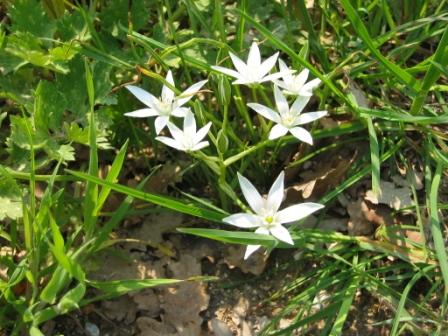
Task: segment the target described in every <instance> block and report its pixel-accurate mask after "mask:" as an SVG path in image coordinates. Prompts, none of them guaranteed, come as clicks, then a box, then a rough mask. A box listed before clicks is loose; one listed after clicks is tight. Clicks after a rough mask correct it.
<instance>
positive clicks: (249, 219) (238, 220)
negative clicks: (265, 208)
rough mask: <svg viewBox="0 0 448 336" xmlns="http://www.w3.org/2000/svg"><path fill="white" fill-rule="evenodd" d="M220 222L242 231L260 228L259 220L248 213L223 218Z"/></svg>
mask: <svg viewBox="0 0 448 336" xmlns="http://www.w3.org/2000/svg"><path fill="white" fill-rule="evenodd" d="M222 221H223V222H225V223H227V224H230V225H234V226H237V227H239V228H243V229H247V228H254V227H258V226H260V218H259V217H258V216H256V215H253V214H248V213H237V214H234V215H230V216H228V217H226V218H224V219H223V220H222Z"/></svg>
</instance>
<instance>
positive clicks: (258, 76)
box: [212, 42, 290, 84]
mask: <svg viewBox="0 0 448 336" xmlns="http://www.w3.org/2000/svg"><path fill="white" fill-rule="evenodd" d="M278 54H279V53H278V52H277V53H275V54H274V55H272V56H271V57H269V58H268V59H266V60H265V61H263V62H261V56H260V50H259V49H258V45H257V43H256V42H253V43H252V45H251V47H250V50H249V56H248V57H247V63H244V62H243V61H242V60H241V59H240V58H239V57H238V56H236V55H234V54H233V53H231V52H229V55H230V58H231V59H232V62H233V65H234V66H235V68H236V70H237V71H235V70H232V69H227V68H224V67H221V66H217V65H215V66H212V69H214V70H216V71H219V72H222V73H224V74H226V75H229V76H232V77H234V78H236V81H234V82H233V84H256V83H263V82H267V81H270V80H274V79H277V78H280V77H281V76H282V75H283V74H282V73H280V72H278V73H274V74H271V75H268V73H269V71H271V69H272V68H273V67H274V65H275V62H276V61H277V58H278ZM287 71H288V72H290V70H289V69H287Z"/></svg>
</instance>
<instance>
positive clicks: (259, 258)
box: [224, 245, 267, 275]
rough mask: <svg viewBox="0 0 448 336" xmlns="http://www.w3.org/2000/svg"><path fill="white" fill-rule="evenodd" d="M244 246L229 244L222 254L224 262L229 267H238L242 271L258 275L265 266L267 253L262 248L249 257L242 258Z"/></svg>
mask: <svg viewBox="0 0 448 336" xmlns="http://www.w3.org/2000/svg"><path fill="white" fill-rule="evenodd" d="M245 251H246V246H243V245H230V246H229V247H228V248H227V249H226V251H225V255H224V262H225V263H226V264H227V266H228V267H229V268H230V269H233V268H235V267H238V268H239V269H240V270H241V271H242V272H243V273H252V274H254V275H260V274H261V273H263V271H264V269H265V267H266V260H267V255H266V253H265V251H264V250H263V249H259V250H257V251H256V252H255V253H254V254H252V255H251V257H250V258H249V259H247V260H244V252H245Z"/></svg>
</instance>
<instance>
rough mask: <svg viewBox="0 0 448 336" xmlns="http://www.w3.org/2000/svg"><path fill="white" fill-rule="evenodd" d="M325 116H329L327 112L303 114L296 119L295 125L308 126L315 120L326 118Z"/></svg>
mask: <svg viewBox="0 0 448 336" xmlns="http://www.w3.org/2000/svg"><path fill="white" fill-rule="evenodd" d="M325 115H327V111H317V112H308V113H303V114H301V115H299V116H298V117H297V118H296V120H295V122H294V124H295V125H303V124H308V123H310V122H312V121H314V120H317V119H319V118H322V117H324V116H325Z"/></svg>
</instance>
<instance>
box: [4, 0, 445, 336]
mask: <svg viewBox="0 0 448 336" xmlns="http://www.w3.org/2000/svg"><path fill="white" fill-rule="evenodd" d="M308 5H309V2H308V1H304V0H298V1H286V0H280V1H268V0H266V1H261V2H259V1H252V0H241V1H218V0H216V1H211V0H210V1H190V0H186V1H181V2H177V1H170V0H157V1H149V0H148V1H147V0H136V1H132V2H129V1H124V0H123V1H121V0H120V1H108V0H98V1H93V2H89V4H86V3H85V2H66V1H62V0H54V1H44V2H42V3H41V2H38V1H36V0H20V1H7V2H6V3H5V4H2V5H1V6H0V7H1V8H2V9H4V11H2V12H4V13H5V14H4V16H3V18H2V20H1V22H2V23H1V25H0V72H1V75H2V76H1V78H0V127H1V129H2V131H3V132H1V134H0V142H1V143H2V146H1V148H0V160H1V161H0V186H1V187H0V203H1V204H0V252H1V254H0V333H1V332H2V331H3V332H4V333H5V334H8V335H20V334H26V333H29V334H31V335H33V336H34V335H43V332H42V331H41V327H42V325H43V323H44V322H46V321H48V320H51V319H55V318H57V316H60V315H63V314H67V313H70V312H71V311H73V310H76V309H79V307H82V306H84V305H87V304H90V303H92V302H97V301H101V300H106V299H110V298H113V297H117V296H120V295H123V294H125V293H127V292H129V291H135V290H141V289H143V288H148V287H154V286H159V285H169V284H176V283H178V282H181V281H186V280H191V281H209V280H216V279H214V278H210V277H198V278H194V279H134V280H123V281H104V282H99V281H94V280H92V279H91V278H90V274H89V271H90V270H89V266H88V262H87V261H88V260H89V259H90V258H94V257H95V256H96V255H97V254H98V252H99V251H100V250H106V251H107V248H108V246H109V245H111V244H113V240H112V239H111V237H110V235H111V233H113V232H114V231H115V230H117V229H119V228H120V225H121V224H122V222H123V221H124V220H125V218H127V217H128V216H130V215H131V214H133V213H135V211H136V210H135V209H133V206H134V201H135V200H140V201H144V202H147V203H150V204H152V205H153V206H155V207H157V208H160V207H161V208H166V209H168V210H169V211H175V212H180V213H183V214H186V215H188V216H191V218H199V219H200V221H197V222H196V221H192V223H193V224H196V223H198V225H201V226H202V227H192V228H179V229H178V231H179V232H181V233H183V234H185V235H195V236H199V237H202V238H206V239H213V240H217V241H220V242H224V243H232V244H243V245H247V244H252V245H253V244H259V245H263V246H264V247H266V248H267V249H268V250H269V251H274V250H275V249H287V248H291V246H289V245H287V244H284V243H281V242H279V241H278V240H276V239H275V238H273V237H272V236H266V235H257V234H254V233H251V232H247V231H240V230H232V228H231V227H230V226H228V225H225V224H223V223H222V219H223V218H224V217H225V216H226V215H228V214H229V213H235V212H238V211H239V210H237V209H239V208H241V209H242V210H246V209H247V206H246V205H245V204H244V202H243V198H242V197H240V195H241V193H240V189H239V187H238V181H237V179H236V173H237V172H239V173H241V174H243V175H245V176H247V177H248V178H249V179H250V180H251V181H253V182H254V184H255V185H256V186H257V187H260V188H261V190H263V191H266V190H264V189H263V188H265V187H267V186H270V185H271V183H272V180H273V179H274V178H275V176H277V175H278V172H279V171H281V170H283V169H285V167H288V169H290V170H291V171H295V181H297V180H298V176H299V173H303V172H305V171H306V170H307V169H310V168H305V167H311V169H313V168H315V169H316V170H318V169H319V167H320V165H321V163H322V161H325V160H326V159H327V158H329V157H330V156H332V155H334V156H336V155H338V154H340V153H343V152H344V150H350V151H353V152H355V153H356V155H355V156H354V161H353V162H352V163H351V164H350V167H347V170H346V172H345V173H344V174H343V176H342V178H341V179H340V180H338V181H336V182H335V184H334V185H330V187H329V188H327V189H326V190H324V192H322V193H321V194H319V195H317V194H316V195H313V197H314V199H315V201H318V202H319V203H322V204H324V205H325V210H324V211H323V212H322V213H321V214H319V216H318V221H317V227H316V228H313V229H309V228H308V229H301V226H300V224H299V225H296V226H294V227H293V228H292V229H291V234H292V237H293V239H294V248H295V249H297V250H300V251H302V257H301V259H300V260H297V261H296V260H290V261H288V262H287V263H285V264H284V265H283V266H285V267H287V266H288V267H292V268H294V267H299V266H300V265H304V264H305V263H306V262H309V263H313V264H314V265H316V267H313V268H312V269H306V272H305V273H304V274H301V275H297V276H296V277H295V278H293V279H291V280H289V282H288V283H286V284H285V285H284V286H283V288H280V289H278V290H277V291H276V292H275V293H273V294H272V296H271V297H269V298H266V300H265V302H262V303H261V304H265V305H268V304H269V303H270V302H271V301H279V300H281V302H283V306H282V309H281V310H280V311H279V312H278V313H277V314H276V315H275V316H273V318H272V319H271V320H270V321H269V323H267V325H266V326H264V328H263V330H261V331H260V335H290V334H291V332H292V331H294V330H295V331H297V330H299V332H301V333H308V334H322V335H332V336H333V335H349V334H350V332H351V331H350V330H349V329H348V326H349V325H350V324H351V323H354V322H353V321H355V320H356V319H358V320H359V319H360V317H359V316H356V313H355V312H354V310H356V307H357V305H359V304H360V302H362V303H361V304H362V305H363V307H364V306H367V309H368V307H369V304H370V305H371V306H372V307H373V306H375V305H377V304H378V305H381V306H382V308H384V310H385V311H387V312H388V315H387V317H385V318H382V317H381V318H382V320H380V321H378V320H376V321H375V323H376V324H374V325H372V324H371V323H370V322H368V321H367V320H365V321H362V317H361V325H362V327H363V328H364V329H362V330H359V332H362V333H364V334H369V333H371V334H374V333H373V331H372V330H374V329H375V328H379V327H382V328H385V329H386V330H387V332H388V334H390V335H394V336H395V335H405V334H415V335H445V334H446V333H447V330H448V325H447V322H446V313H447V306H448V259H447V253H446V246H445V245H446V228H445V225H444V221H443V219H444V217H445V216H446V208H447V204H446V202H447V198H446V195H447V187H446V185H447V170H446V167H447V166H448V145H447V141H448V136H447V129H448V128H447V123H448V108H447V106H446V91H447V88H448V83H447V80H448V77H447V74H448V73H447V70H446V67H447V65H448V28H447V24H446V22H447V20H448V4H447V2H446V1H431V0H425V1H419V2H414V1H408V0H400V1H387V0H381V1H375V0H372V1H357V0H340V1H336V2H333V1H315V2H314V5H313V7H312V8H308V7H307V6H308ZM252 40H256V41H258V42H259V46H260V50H261V51H262V58H263V59H265V58H266V57H268V56H270V55H272V54H273V53H274V52H277V51H279V52H280V53H281V58H282V59H283V60H285V61H286V62H287V64H289V65H291V66H292V67H293V68H294V69H296V70H302V69H303V68H308V69H309V70H310V74H311V76H312V77H314V78H319V79H321V81H322V84H321V85H320V86H319V88H318V89H316V90H315V92H314V98H313V101H312V102H311V103H310V105H309V107H308V108H307V109H313V108H314V110H327V111H328V112H329V117H328V119H331V121H332V123H331V126H328V125H324V124H321V123H319V122H316V123H314V124H313V125H310V127H308V129H309V130H310V132H311V134H312V136H313V139H314V142H315V145H314V146H309V145H306V144H304V143H301V142H299V141H298V140H297V139H296V138H294V137H293V136H291V135H288V136H285V137H283V138H282V139H281V140H280V141H272V140H268V139H267V134H268V132H267V131H268V130H269V128H270V127H271V126H272V123H271V122H270V121H265V120H264V119H263V118H261V117H259V116H258V115H257V116H255V113H254V111H252V110H251V109H249V108H247V105H246V104H247V103H250V102H254V101H258V102H259V103H261V104H265V105H267V106H271V107H273V101H274V100H273V93H272V85H270V84H263V85H257V86H254V87H252V88H250V89H249V88H247V87H245V86H238V85H232V84H231V83H232V81H233V79H232V78H228V77H226V76H224V75H222V74H221V73H219V72H217V71H216V70H213V69H212V66H213V65H221V66H224V67H228V68H232V63H231V60H230V58H229V52H232V53H234V54H236V55H238V56H239V57H241V58H242V59H244V60H245V59H246V57H247V53H248V50H249V47H250V44H251V42H252ZM169 69H171V70H172V71H173V73H174V78H175V82H176V87H177V89H175V88H174V87H172V86H171V84H170V83H168V82H167V81H166V79H165V75H166V72H167V70H169ZM202 79H208V83H207V85H206V87H204V88H203V89H202V90H201V92H200V93H199V94H198V95H197V97H195V98H193V99H191V100H190V101H189V102H188V103H187V104H186V106H188V107H189V108H191V109H192V110H193V112H194V114H195V117H196V121H197V123H198V126H201V127H202V126H204V125H205V124H206V123H207V122H209V121H211V122H212V123H213V126H212V128H211V131H210V133H209V138H208V140H209V142H210V146H209V147H207V148H206V149H204V150H203V152H197V153H193V154H192V155H184V154H180V153H179V152H177V151H174V150H171V149H168V148H167V147H166V146H164V145H162V144H161V143H157V141H155V140H154V136H153V133H154V126H153V124H152V122H153V119H129V118H127V117H125V116H124V113H126V112H129V111H132V110H135V109H137V108H141V104H139V103H138V102H136V100H135V99H133V97H132V96H131V95H130V94H128V92H127V91H126V90H125V89H124V86H125V85H127V84H130V83H132V84H133V85H137V86H140V87H142V88H145V89H147V90H148V91H150V92H160V87H162V86H163V85H167V86H169V87H170V88H171V89H173V91H175V92H176V94H179V93H180V92H181V91H183V88H184V87H187V86H189V85H191V84H193V83H195V82H197V81H199V80H202ZM145 151H146V152H145ZM145 153H150V154H149V155H146V154H145ZM145 155H146V156H145ZM143 156H145V157H144V158H143V161H144V166H145V169H143V168H141V167H140V168H132V167H133V166H134V165H135V166H136V163H137V161H138V160H139V159H141V158H142V157H143ZM186 157H187V160H188V162H189V165H190V167H189V168H188V169H187V170H186V172H185V175H184V180H183V182H182V187H180V186H178V188H179V189H178V190H179V192H176V191H174V192H172V193H171V194H170V195H159V194H155V193H151V192H148V191H145V189H144V186H145V184H146V182H147V181H148V179H150V178H151V169H152V168H153V167H156V166H158V165H163V164H165V163H166V162H168V161H173V162H177V161H180V160H185V158H186ZM106 165H109V166H110V167H109V169H108V171H107V172H106V173H104V170H103V168H104V166H106ZM133 169H136V170H137V171H138V173H139V174H140V175H141V176H142V179H141V181H140V183H139V185H138V186H137V187H129V186H127V185H126V182H127V180H128V179H130V178H131V177H130V176H131V174H132V173H133V172H135V170H133ZM400 171H401V172H403V171H405V173H401V174H402V175H403V176H405V178H407V181H408V182H407V183H408V185H409V188H410V190H411V191H412V195H413V197H412V199H413V204H412V206H410V207H408V208H407V209H406V211H408V212H409V211H411V214H410V215H408V216H410V217H411V218H412V220H411V222H412V224H408V223H407V224H405V223H403V222H400V221H399V218H400V211H397V212H394V211H392V210H391V211H390V212H391V214H392V215H391V216H392V217H393V219H395V220H396V221H395V222H394V223H387V222H384V223H382V224H381V225H379V226H378V227H377V228H376V231H375V232H374V234H372V235H370V236H350V235H348V234H347V232H335V231H322V230H320V228H319V224H320V223H321V222H322V220H323V219H331V218H336V217H338V216H340V213H341V212H340V211H342V212H344V211H345V207H344V205H343V203H342V201H341V200H342V199H344V198H345V199H347V198H350V197H360V196H359V195H360V194H359V192H360V190H362V192H365V191H366V190H367V189H372V191H373V193H374V194H376V195H377V196H380V195H381V192H382V191H381V181H385V180H386V181H390V180H392V179H393V178H394V177H396V176H397V175H400ZM414 173H416V174H417V173H418V174H422V175H423V176H424V178H423V181H422V184H423V185H422V186H421V187H417V184H416V181H415V178H414V177H413V176H414V175H412V174H414ZM291 183H292V182H291ZM355 188H357V189H356V190H357V194H356V193H355V194H354V191H353V190H355ZM187 190H188V192H187ZM192 190H193V191H192ZM112 193H114V194H115V195H117V194H120V195H123V197H122V198H121V201H120V204H119V205H118V206H117V207H116V208H115V209H114V210H113V211H112V212H110V211H104V212H103V209H104V206H105V204H106V203H107V202H108V198H109V197H110V196H111V194H112ZM354 195H355V196H354ZM338 209H339V210H338ZM340 209H342V210H340ZM401 210H402V211H401V212H403V213H404V210H403V209H401ZM338 211H339V212H338ZM106 213H107V215H106ZM212 223H213V224H212ZM390 224H392V225H390ZM406 231H413V232H418V233H419V234H420V236H421V238H422V239H420V240H418V241H415V240H413V239H410V238H409V237H408V236H406V235H403V232H406ZM292 251H294V250H292ZM271 258H276V254H275V252H273V253H272V255H271ZM218 281H219V280H218ZM266 281H267V280H266ZM323 294H326V296H325V295H323ZM327 294H328V295H327ZM322 298H323V299H322ZM366 298H369V300H370V303H369V302H368V301H369V300H367V299H366ZM319 300H323V302H321V308H320V309H317V308H316V302H318V301H319ZM373 302H374V303H373ZM371 309H372V310H373V309H374V308H371ZM282 318H285V319H286V318H287V319H289V320H290V324H289V326H287V327H284V328H282V327H280V320H281V319H282ZM381 318H379V319H381ZM357 326H358V328H359V321H358V324H357Z"/></svg>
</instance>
